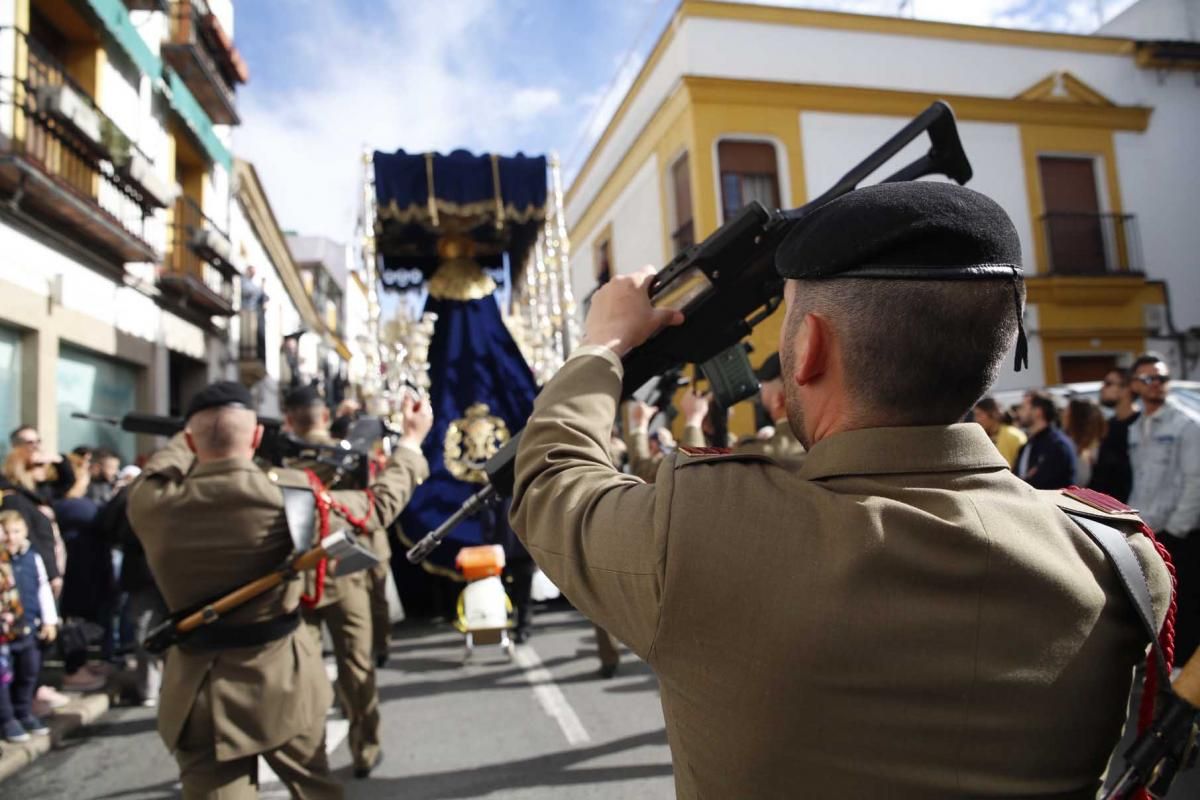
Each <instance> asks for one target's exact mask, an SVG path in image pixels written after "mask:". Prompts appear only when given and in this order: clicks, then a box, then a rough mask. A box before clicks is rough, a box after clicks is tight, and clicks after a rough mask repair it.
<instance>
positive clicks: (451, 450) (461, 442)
mask: <svg viewBox="0 0 1200 800" xmlns="http://www.w3.org/2000/svg"><path fill="white" fill-rule="evenodd" d="M490 410H491V409H489V408H488V407H487V406H486V405H485V404H484V403H475V404H474V405H473V406H471V407H470V408H468V409H467V411H466V413H465V415H464V416H463V417H462V418H461V419H456V420H454V422H451V423H450V426H449V427H448V428H446V441H445V445H444V446H443V448H442V458H443V460H444V461H445V463H446V469H447V470H449V472H450V474H451V475H453V476H454V477H455V478H458V479H459V480H460V481H468V482H470V483H487V473H485V472H484V471H483V465H484V464H486V463H487V460H488V459H489V458H491V457H492V456H494V455H496V453H497V451H499V450H500V448H501V447H503V446H504V443H505V442H507V441H508V437H509V433H508V426H507V425H505V424H504V420H502V419H500V418H499V417H494V416H492V415H491V414H490V413H488V412H489V411H490Z"/></svg>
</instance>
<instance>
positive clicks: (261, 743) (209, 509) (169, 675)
mask: <svg viewBox="0 0 1200 800" xmlns="http://www.w3.org/2000/svg"><path fill="white" fill-rule="evenodd" d="M429 423H430V420H429V418H428V415H424V416H422V415H420V414H414V415H412V416H411V417H410V418H409V419H408V420H406V426H405V427H406V431H408V437H409V438H410V439H411V440H413V441H420V439H421V438H422V437H423V436H424V433H425V432H426V431H427V430H428V428H429ZM262 434H263V428H262V426H261V425H259V424H258V421H257V417H256V415H255V412H254V410H253V401H252V398H251V397H250V393H249V391H248V390H247V389H246V388H245V387H243V386H241V385H239V384H236V383H230V382H221V383H215V384H213V385H211V386H209V387H207V388H206V389H204V390H203V391H201V392H200V393H199V394H197V395H196V397H195V398H193V400H192V403H191V405H190V406H189V408H188V412H187V427H186V429H185V430H184V431H183V432H182V433H180V434H178V435H177V436H175V437H174V438H173V439H172V440H171V443H170V444H169V445H168V446H167V447H166V448H165V449H164V450H161V451H160V452H158V453H156V454H155V455H154V456H153V457H152V458H151V459H150V461H149V462H148V463H147V464H146V468H145V470H144V471H143V473H142V477H141V478H140V479H139V481H138V483H137V484H135V485H134V486H133V487H132V488H131V490H130V495H129V512H128V513H129V520H130V522H131V523H132V525H133V528H134V532H135V534H136V535H137V537H138V539H139V540H140V541H141V542H142V545H143V546H144V548H145V550H146V557H147V560H148V563H149V565H150V570H151V572H152V573H153V575H154V578H155V581H156V583H157V584H158V585H159V586H160V587H161V588H162V592H163V595H164V597H165V599H166V602H167V605H168V607H169V608H170V610H171V611H172V612H178V611H181V610H184V609H189V608H193V607H196V606H199V605H200V604H202V603H203V602H206V601H208V600H211V599H212V598H213V597H215V596H218V595H221V594H224V593H226V592H228V591H230V590H232V589H234V588H237V587H238V586H241V585H243V584H245V583H248V582H250V581H252V580H254V579H257V578H259V577H262V576H264V575H266V574H268V573H270V572H272V571H274V570H275V569H277V568H278V567H279V566H280V564H283V563H285V561H286V560H287V558H288V557H289V554H291V553H293V552H294V551H296V550H301V549H307V547H308V545H309V544H310V543H311V539H312V534H313V530H314V528H317V527H318V526H319V522H320V520H319V517H320V516H321V514H320V513H315V512H314V511H313V509H314V508H316V509H318V510H320V509H327V510H328V511H329V512H330V522H331V523H332V524H334V525H336V526H337V527H339V528H340V527H343V526H345V525H346V524H347V523H348V522H350V521H352V520H365V521H366V522H367V523H368V524H369V525H386V524H388V523H389V522H391V520H393V519H394V518H395V517H396V516H397V515H398V514H399V513H400V510H401V509H402V508H403V507H404V504H405V503H406V502H407V501H408V498H409V496H410V495H411V492H412V490H413V488H414V487H415V486H416V484H417V483H418V482H419V481H420V479H421V477H422V476H423V475H424V471H425V463H424V460H423V459H421V458H420V457H419V456H416V455H414V454H413V453H411V452H409V451H407V450H404V451H401V452H398V453H397V454H396V456H395V458H393V460H392V462H391V463H390V464H389V465H388V467H387V468H386V469H384V470H383V471H382V472H381V473H380V474H379V476H378V478H377V479H376V481H375V482H374V483H373V484H372V486H371V487H370V491H369V492H364V491H340V492H326V491H322V492H320V493H319V494H316V495H315V496H314V494H309V493H308V492H311V491H312V490H311V488H310V482H309V478H308V476H307V475H305V474H304V473H303V472H299V471H296V470H288V469H276V470H271V471H270V472H264V471H263V470H262V469H261V468H259V467H258V466H257V465H256V464H255V463H254V461H253V460H252V459H253V456H254V452H255V450H256V449H257V447H258V444H259V442H260V441H261V439H262ZM285 495H286V496H287V497H288V498H289V500H288V502H287V504H286V505H285ZM306 498H307V500H308V504H307V505H304V504H303V503H301V504H297V503H295V502H293V501H294V500H296V499H299V500H304V499H306ZM301 591H302V586H301V582H300V581H288V582H285V583H284V584H283V585H282V586H280V587H279V588H277V589H274V590H272V591H269V592H267V593H266V594H263V595H261V596H260V597H257V598H255V599H254V600H251V601H249V602H247V603H245V604H244V605H243V606H241V607H239V608H238V609H237V610H236V611H234V612H232V613H230V614H229V615H228V616H226V617H224V618H222V619H220V620H219V621H217V622H214V623H212V624H209V625H205V626H204V627H202V628H200V629H198V630H197V631H196V632H195V633H194V634H193V635H192V636H190V637H189V638H188V639H186V640H185V641H184V642H183V643H181V644H180V645H179V646H176V647H174V648H172V649H171V650H170V651H168V654H167V658H166V664H165V668H164V671H163V683H162V694H161V698H160V701H159V707H158V730H159V734H160V735H161V736H162V739H163V741H164V742H165V743H166V745H167V747H168V749H170V750H171V751H172V752H173V753H174V755H175V759H176V761H177V762H178V763H179V770H180V779H181V781H182V783H183V796H184V798H186V799H187V800H192V799H193V798H217V797H220V798H251V797H256V796H257V791H256V782H257V772H258V770H257V759H258V756H260V755H261V756H263V757H264V758H265V759H266V761H267V763H268V764H269V765H270V766H271V768H272V769H273V770H274V771H275V773H276V774H277V775H278V776H279V778H280V780H282V781H283V783H284V784H285V785H286V786H287V787H288V789H289V791H290V792H291V793H292V795H293V796H294V797H299V798H305V799H307V798H322V799H323V798H340V797H341V796H342V790H341V786H340V785H339V784H338V783H337V782H335V781H334V780H333V778H332V776H331V775H330V772H329V763H328V759H327V757H326V754H325V713H326V711H327V710H328V708H329V705H330V703H331V702H332V696H331V694H332V693H331V691H330V688H329V682H328V680H327V679H326V677H325V670H324V666H323V664H322V663H321V653H320V648H319V647H318V646H317V645H316V643H315V642H314V641H313V640H312V638H311V637H310V636H309V635H307V634H305V633H301V632H299V630H298V628H299V625H300V615H299V613H298V612H297V606H298V605H299V602H300V595H301Z"/></svg>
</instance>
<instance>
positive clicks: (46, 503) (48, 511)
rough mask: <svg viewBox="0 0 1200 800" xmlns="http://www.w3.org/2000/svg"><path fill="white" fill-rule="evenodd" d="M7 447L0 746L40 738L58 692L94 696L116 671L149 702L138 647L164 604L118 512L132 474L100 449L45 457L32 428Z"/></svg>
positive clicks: (154, 682)
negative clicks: (127, 672) (3, 742)
mask: <svg viewBox="0 0 1200 800" xmlns="http://www.w3.org/2000/svg"><path fill="white" fill-rule="evenodd" d="M8 444H9V452H8V455H7V456H6V457H5V459H4V463H3V470H2V474H0V738H3V739H4V740H6V741H9V742H21V741H25V740H27V739H28V738H29V737H30V736H32V735H40V734H45V733H46V732H47V728H46V725H45V724H44V723H43V722H42V719H41V718H42V717H44V716H46V715H47V714H49V713H52V712H53V711H54V710H55V709H57V708H61V707H62V706H64V705H66V704H67V703H68V702H69V701H70V698H69V696H68V695H67V694H64V692H88V691H98V690H101V689H104V688H105V687H106V686H107V685H109V682H110V679H111V677H112V676H113V674H114V673H115V672H118V671H121V670H123V669H124V668H125V667H126V666H129V667H135V669H134V670H131V672H132V673H133V675H134V676H135V678H134V679H133V680H132V681H131V682H130V683H131V684H132V685H131V687H130V689H131V693H132V694H133V695H134V699H136V700H137V701H138V702H142V703H144V704H146V705H153V704H154V703H155V702H156V700H157V696H158V687H159V680H158V666H159V665H158V663H157V661H156V660H155V659H154V658H152V657H151V656H150V655H149V654H147V653H145V652H143V651H141V650H140V648H139V647H138V642H140V641H141V639H142V637H143V636H144V635H145V633H146V631H147V630H149V628H150V627H151V626H152V625H153V624H154V623H156V622H157V621H158V620H159V619H161V618H162V617H163V616H164V615H165V605H164V604H163V601H162V598H161V596H160V595H159V593H158V590H157V588H156V587H155V586H154V582H153V580H152V579H151V577H150V573H149V570H148V569H147V567H146V561H145V556H144V554H143V553H142V551H141V548H140V546H139V545H138V542H137V539H136V538H135V537H134V536H133V535H132V531H131V530H130V528H129V523H128V521H127V520H126V516H125V502H126V494H127V492H126V488H127V487H128V485H129V484H130V483H131V482H132V481H133V480H134V479H135V478H136V477H137V475H138V474H139V469H138V467H137V466H135V465H132V464H129V465H122V463H121V458H120V456H118V455H117V454H116V453H113V452H111V451H109V450H105V449H99V448H96V449H94V448H90V447H77V448H75V449H74V450H73V451H71V452H70V453H63V454H57V453H51V452H48V451H46V450H45V449H44V448H43V447H42V440H41V436H40V435H39V434H38V431H37V429H36V428H33V427H31V426H21V427H20V428H17V429H16V430H14V431H13V432H12V433H11V434H10V435H9V441H8ZM127 658H129V659H132V660H133V663H132V664H128V665H127V664H126V659H127ZM51 665H52V668H51ZM52 684H58V686H57V688H56V687H55V686H54V685H52Z"/></svg>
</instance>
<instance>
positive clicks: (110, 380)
mask: <svg viewBox="0 0 1200 800" xmlns="http://www.w3.org/2000/svg"><path fill="white" fill-rule="evenodd" d="M57 378H58V447H59V449H60V450H62V451H64V452H65V451H67V450H71V449H74V448H75V447H78V446H79V445H88V446H89V447H103V448H106V449H108V450H112V451H113V452H114V453H116V454H117V455H119V456H120V457H121V461H122V463H126V464H129V463H132V462H133V460H134V458H135V457H136V456H137V450H136V440H135V438H134V435H133V434H132V433H128V432H127V431H123V430H121V429H120V428H115V427H113V426H111V425H105V424H103V423H100V422H92V421H91V420H83V419H76V418H74V417H72V416H71V414H72V413H73V412H75V411H84V412H87V413H89V414H100V415H102V416H107V417H120V416H123V415H124V414H126V413H127V412H129V411H132V410H133V409H135V408H137V382H138V371H137V369H136V368H134V367H132V366H130V365H128V364H125V363H124V362H121V361H117V360H116V359H112V358H105V357H104V356H99V355H95V354H93V353H91V352H88V351H86V350H80V349H77V348H74V347H69V346H67V345H62V346H61V347H60V348H59V354H58V369H57Z"/></svg>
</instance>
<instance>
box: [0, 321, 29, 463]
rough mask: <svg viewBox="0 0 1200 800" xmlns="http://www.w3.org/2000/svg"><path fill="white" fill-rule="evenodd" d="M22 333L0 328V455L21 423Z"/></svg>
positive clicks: (6, 449)
mask: <svg viewBox="0 0 1200 800" xmlns="http://www.w3.org/2000/svg"><path fill="white" fill-rule="evenodd" d="M23 422H24V420H22V419H21V334H19V333H18V332H17V331H15V330H13V329H12V328H0V437H3V438H0V455H3V454H5V453H7V452H8V434H9V431H11V430H13V429H14V428H16V427H17V426H18V425H21V424H22V423H23Z"/></svg>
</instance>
